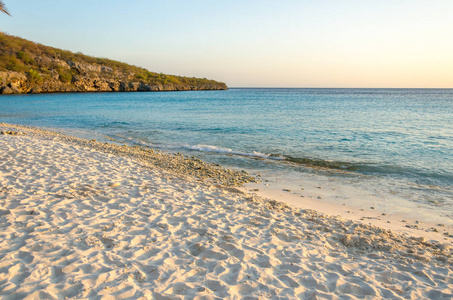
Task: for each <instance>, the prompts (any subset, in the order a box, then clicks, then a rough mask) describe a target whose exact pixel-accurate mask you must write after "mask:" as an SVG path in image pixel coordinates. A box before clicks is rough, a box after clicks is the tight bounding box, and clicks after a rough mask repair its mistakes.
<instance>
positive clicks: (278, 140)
mask: <svg viewBox="0 0 453 300" xmlns="http://www.w3.org/2000/svg"><path fill="white" fill-rule="evenodd" d="M0 121H2V122H6V123H13V124H24V125H31V126H40V127H47V128H58V129H75V130H79V131H81V132H85V133H90V134H91V133H98V134H104V135H108V136H112V137H114V138H115V139H117V140H121V141H126V142H128V143H135V144H141V145H148V146H152V147H155V148H159V149H163V150H168V151H178V152H184V153H186V154H189V155H194V156H201V157H202V158H203V159H206V160H208V161H212V162H217V163H221V164H223V165H227V166H233V167H238V168H246V169H254V170H266V171H269V172H272V171H273V170H278V171H279V172H282V171H285V170H288V171H291V172H302V173H303V172H324V174H326V176H336V177H338V176H346V177H348V176H349V177H351V178H353V177H354V176H362V177H360V178H363V176H366V178H368V180H369V182H378V184H375V185H374V187H373V188H374V189H379V188H380V189H387V190H389V192H391V193H392V194H399V195H401V197H403V198H405V199H408V200H409V201H414V202H418V203H424V204H428V205H433V206H438V207H442V208H443V209H447V210H449V211H451V212H453V90H451V89H230V90H228V91H202V92H164V93H102V94H99V93H92V94H50V95H15V96H1V97H0ZM330 171H332V172H330ZM338 171H341V172H338ZM357 178H358V177H357ZM370 178H371V179H370ZM369 182H368V183H367V184H369Z"/></svg>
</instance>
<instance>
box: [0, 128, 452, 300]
mask: <svg viewBox="0 0 453 300" xmlns="http://www.w3.org/2000/svg"><path fill="white" fill-rule="evenodd" d="M0 131H2V132H5V133H6V132H7V131H10V133H8V134H2V135H0V141H1V143H0V154H1V155H2V156H3V157H6V158H7V159H6V160H3V161H1V162H0V184H1V188H0V204H1V207H2V209H1V211H0V219H1V223H0V224H1V228H0V229H1V234H0V236H1V237H2V238H1V239H0V256H1V257H2V261H1V263H0V270H1V271H0V294H1V295H16V296H18V297H21V296H26V295H30V296H31V297H41V298H42V297H48V298H50V299H56V298H60V297H69V298H71V297H72V298H87V299H96V297H99V295H110V296H114V297H123V298H124V297H135V298H140V297H144V298H145V299H146V298H148V299H149V298H162V299H165V298H166V297H172V298H174V299H192V298H195V297H204V299H218V298H244V297H250V298H251V299H258V298H260V297H267V298H275V299H277V298H279V297H284V298H289V299H293V298H294V299H296V298H302V299H312V298H313V297H321V298H329V297H330V298H332V297H338V296H341V295H348V296H350V297H358V298H369V299H374V298H409V299H417V298H432V299H434V298H449V297H453V294H452V292H451V291H452V290H453V282H452V281H451V278H452V275H453V258H452V254H453V252H452V248H451V246H449V245H448V244H446V243H438V242H436V241H435V240H428V239H426V238H423V237H412V236H403V235H401V234H398V233H397V232H393V231H390V230H387V229H385V228H380V227H376V226H372V225H368V224H363V223H360V222H356V221H353V220H347V219H343V217H338V216H336V214H333V216H329V215H326V214H324V213H319V212H317V211H314V210H312V209H310V208H309V207H305V208H300V207H294V206H290V205H288V204H286V203H282V202H279V201H276V200H278V199H264V198H262V197H259V196H257V195H253V193H249V191H247V192H246V193H243V192H241V191H239V190H238V188H236V187H234V186H237V185H240V184H243V183H245V182H247V181H250V180H252V177H250V176H249V175H248V174H245V173H244V172H239V171H233V170H226V169H223V168H221V167H218V166H214V165H209V164H206V163H204V162H201V161H200V160H199V159H190V158H185V157H182V155H178V154H163V153H158V152H155V151H151V150H149V149H145V150H143V149H140V148H139V147H129V146H118V145H114V144H104V143H99V142H96V141H89V140H84V139H78V138H73V137H68V136H65V135H62V134H58V133H52V132H48V131H44V130H41V129H36V128H30V127H24V126H18V125H7V124H4V123H1V124H0ZM14 133H16V134H14ZM24 133H25V134H24ZM165 168H167V171H166V170H165ZM175 168H176V171H177V172H176V173H175V172H169V171H168V170H173V169H175ZM200 168H201V169H200ZM208 175H209V176H211V177H209V176H208ZM197 177H198V178H197ZM260 184H261V183H255V184H254V185H260ZM249 185H251V184H248V186H246V187H243V188H240V189H242V190H244V189H251V188H250V187H249ZM286 193H287V194H290V192H286ZM1 291H3V292H1Z"/></svg>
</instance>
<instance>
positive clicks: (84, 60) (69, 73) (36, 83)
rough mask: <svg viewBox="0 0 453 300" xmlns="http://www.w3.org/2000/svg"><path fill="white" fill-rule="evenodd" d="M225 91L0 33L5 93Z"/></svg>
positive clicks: (203, 81)
mask: <svg viewBox="0 0 453 300" xmlns="http://www.w3.org/2000/svg"><path fill="white" fill-rule="evenodd" d="M225 89H228V87H227V86H226V84H225V83H222V82H217V81H214V80H208V79H205V78H203V79H200V78H193V77H182V76H173V75H165V74H161V73H160V74H158V73H154V72H150V71H148V70H146V69H143V68H140V67H136V66H131V65H128V64H125V63H122V62H118V61H113V60H109V59H104V58H94V57H90V56H86V55H83V54H81V53H77V54H75V53H72V52H70V51H65V50H60V49H56V48H52V47H48V46H43V45H40V44H36V43H33V42H30V41H27V40H24V39H21V38H18V37H13V36H9V35H6V34H3V33H0V94H22V93H59V92H129V91H189V90H225Z"/></svg>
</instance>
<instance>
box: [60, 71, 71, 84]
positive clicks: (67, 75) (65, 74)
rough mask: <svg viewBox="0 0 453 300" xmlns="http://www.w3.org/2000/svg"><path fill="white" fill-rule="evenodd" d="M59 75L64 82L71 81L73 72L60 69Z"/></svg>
mask: <svg viewBox="0 0 453 300" xmlns="http://www.w3.org/2000/svg"><path fill="white" fill-rule="evenodd" d="M58 77H59V79H60V81H61V82H63V83H70V82H71V80H72V74H71V72H69V71H65V70H58Z"/></svg>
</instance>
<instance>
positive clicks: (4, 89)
mask: <svg viewBox="0 0 453 300" xmlns="http://www.w3.org/2000/svg"><path fill="white" fill-rule="evenodd" d="M0 94H3V95H8V94H14V91H13V90H12V89H11V88H10V87H9V86H5V87H2V88H1V89H0Z"/></svg>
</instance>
